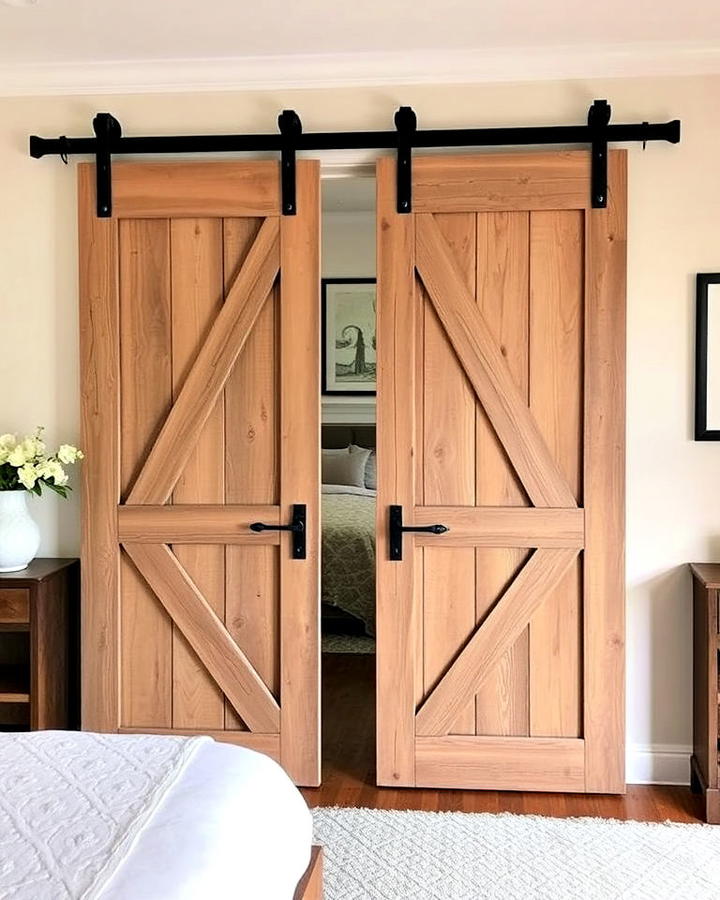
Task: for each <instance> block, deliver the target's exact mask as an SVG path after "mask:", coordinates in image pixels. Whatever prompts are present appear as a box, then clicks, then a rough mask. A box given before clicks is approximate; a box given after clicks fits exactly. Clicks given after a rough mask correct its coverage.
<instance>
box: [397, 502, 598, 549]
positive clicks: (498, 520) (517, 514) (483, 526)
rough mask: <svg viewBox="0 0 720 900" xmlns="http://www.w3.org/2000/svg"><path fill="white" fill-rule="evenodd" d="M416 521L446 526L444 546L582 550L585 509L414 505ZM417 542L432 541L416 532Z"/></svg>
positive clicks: (429, 542)
mask: <svg viewBox="0 0 720 900" xmlns="http://www.w3.org/2000/svg"><path fill="white" fill-rule="evenodd" d="M413 518H414V520H415V521H416V522H420V521H429V520H430V519H433V518H435V519H438V520H439V521H441V522H443V523H444V524H445V525H447V527H448V534H447V535H446V536H445V537H443V540H442V546H444V547H528V548H531V547H548V548H551V547H554V548H567V549H569V550H582V548H583V547H584V546H585V510H583V509H578V508H577V507H573V508H571V509H548V508H546V507H542V508H535V507H522V506H518V507H512V506H496V507H495V506H479V507H474V506H416V507H415V509H414V510H413ZM415 543H416V544H419V545H423V544H433V543H434V542H433V541H432V540H431V539H429V538H428V537H427V535H423V534H417V535H415Z"/></svg>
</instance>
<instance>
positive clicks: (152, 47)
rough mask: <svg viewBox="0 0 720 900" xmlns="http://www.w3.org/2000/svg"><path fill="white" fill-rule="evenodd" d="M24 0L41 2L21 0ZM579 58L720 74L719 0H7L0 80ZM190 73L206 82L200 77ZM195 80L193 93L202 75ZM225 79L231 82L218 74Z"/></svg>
mask: <svg viewBox="0 0 720 900" xmlns="http://www.w3.org/2000/svg"><path fill="white" fill-rule="evenodd" d="M23 2H25V3H27V4H29V5H26V6H25V7H23V6H17V5H16V4H17V3H23ZM8 4H12V5H8ZM568 53H571V54H574V58H575V60H576V63H577V62H578V61H580V60H595V63H597V62H598V60H599V59H600V58H601V57H602V58H605V57H607V58H608V59H614V60H615V65H617V62H618V60H619V59H620V60H622V66H623V67H624V68H623V71H622V72H620V74H627V73H628V71H629V69H630V68H633V67H634V69H638V68H642V66H643V65H647V66H649V67H650V68H652V67H653V66H654V67H655V68H656V69H657V67H658V62H659V61H662V60H667V59H670V58H678V59H679V55H680V56H682V59H683V63H682V66H681V67H680V68H682V69H683V70H684V69H688V68H689V69H692V68H693V66H695V67H696V68H697V67H698V66H699V67H700V68H701V69H702V70H703V71H707V67H708V62H707V59H708V54H709V55H710V56H712V59H713V60H714V62H713V66H714V65H715V63H716V62H717V60H718V58H719V57H720V9H719V7H718V0H688V2H686V3H678V2H677V0H602V2H595V3H589V2H582V0H542V2H541V0H360V2H358V0H339V2H338V0H261V2H257V0H256V2H242V0H0V76H3V75H5V76H7V74H8V73H9V72H10V70H11V69H12V68H13V67H15V68H18V67H21V68H23V67H24V68H26V69H27V67H32V66H35V67H37V66H38V65H40V66H45V67H47V66H48V65H50V66H55V67H58V68H59V69H62V67H63V66H65V67H68V66H72V65H74V66H76V67H81V66H87V65H88V64H91V65H92V64H102V65H105V66H106V67H107V65H108V64H113V63H114V64H122V65H116V72H118V73H120V75H117V78H119V80H120V81H122V80H123V78H124V80H125V82H126V83H127V84H128V85H129V86H130V85H131V79H130V78H129V76H127V72H129V71H130V70H131V69H132V68H133V67H135V68H136V69H137V68H138V67H140V66H145V67H146V68H145V70H144V75H146V76H147V72H148V71H153V72H155V73H156V75H157V73H158V71H159V70H158V69H157V66H158V65H159V64H163V63H164V64H165V65H166V66H167V65H168V64H169V61H173V63H174V64H175V65H176V67H177V65H178V63H179V62H180V61H182V62H184V63H185V64H186V65H190V66H191V65H193V64H194V65H195V66H196V67H197V65H199V64H200V63H204V64H206V65H209V64H213V65H214V66H215V71H216V72H217V71H218V70H217V66H218V64H219V63H220V61H224V63H225V70H224V74H226V75H227V72H228V69H227V64H228V62H229V61H235V63H238V62H239V61H244V64H245V66H246V67H247V65H248V63H249V61H252V60H255V64H256V68H257V67H258V66H259V65H260V63H261V61H262V71H263V74H264V79H265V82H268V83H272V82H273V67H279V68H281V69H282V67H283V65H286V68H285V69H283V72H285V73H286V74H287V77H286V78H285V79H284V81H283V78H282V77H280V82H282V83H290V82H292V81H293V80H294V81H295V82H296V83H297V84H300V83H304V82H303V72H304V71H306V70H307V71H308V72H310V71H311V69H312V60H313V59H316V60H324V62H323V64H322V66H323V68H322V70H320V69H318V68H317V66H316V70H315V72H316V75H317V77H316V78H315V79H314V80H315V82H318V81H319V80H323V81H324V82H326V83H330V82H332V81H333V73H334V72H335V73H338V74H336V75H335V81H336V82H337V81H339V82H343V81H345V82H347V83H350V82H352V81H353V75H352V73H353V72H355V73H356V75H357V78H360V80H362V81H364V82H365V83H367V82H368V80H372V77H373V74H374V73H375V74H376V75H377V77H378V78H384V79H385V80H388V78H389V76H391V75H392V73H393V72H394V73H395V74H396V77H395V78H390V79H389V80H395V81H398V80H400V81H402V80H406V81H407V80H412V79H413V78H414V79H416V80H425V79H424V78H422V77H419V76H422V74H423V61H424V60H426V61H427V67H428V74H427V77H428V80H449V77H450V75H452V78H453V79H454V80H458V77H460V78H461V76H462V74H463V72H465V71H467V73H468V79H467V80H471V81H472V80H485V79H484V78H482V79H478V78H475V77H474V74H475V73H474V72H473V71H472V70H473V68H474V69H477V70H478V73H480V70H482V72H487V71H488V67H489V68H490V70H492V71H493V72H496V75H497V77H504V78H507V77H508V73H509V72H512V71H517V73H518V75H517V77H518V79H521V78H523V77H524V76H525V74H526V72H525V70H526V69H527V67H528V65H529V62H528V61H529V60H530V61H531V60H532V59H534V58H535V59H537V58H541V64H537V65H535V68H536V69H537V70H538V72H539V74H538V75H535V76H533V75H532V73H530V76H529V77H556V76H557V77H559V75H558V73H555V72H554V71H547V74H545V75H543V74H542V73H544V72H545V71H546V70H548V67H550V68H552V63H553V60H556V59H560V58H562V57H563V55H567V54H568ZM328 54H330V55H331V56H328ZM438 54H441V55H442V60H444V62H440V63H439V62H438V59H439V57H438ZM478 54H480V55H481V57H482V60H483V63H482V65H480V64H479V63H477V60H478V59H479V57H478ZM648 54H650V56H648ZM538 55H539V57H538ZM489 59H490V60H491V64H489V63H488V60H489ZM651 59H652V60H653V61H654V62H653V64H652V66H651V65H650V60H651ZM701 59H702V65H700V62H699V61H700V60H701ZM292 60H296V63H295V68H294V69H292V66H291V61H292ZM308 60H310V63H308ZM473 60H475V63H474V62H473ZM301 63H302V65H301ZM476 63H477V64H476ZM153 65H154V66H156V68H155V69H154V70H150V69H148V68H147V67H148V66H153ZM317 65H318V66H319V65H320V63H317ZM443 65H445V66H446V67H447V69H448V78H443V71H442V66H443ZM287 66H291V68H287ZM308 66H310V68H308ZM595 68H596V69H597V65H595ZM601 68H602V67H601ZM606 68H607V67H606ZM677 68H678V66H676V67H675V69H676V70H677ZM500 70H502V71H500ZM713 70H715V69H713ZM78 71H79V69H78ZM106 71H107V69H106ZM191 71H192V72H194V73H195V74H194V76H193V77H197V80H198V81H199V82H202V73H199V70H198V69H197V68H196V69H194V70H192V69H187V72H186V74H187V73H188V72H191ZM248 71H249V70H248V69H247V68H245V69H243V70H240V69H237V66H236V74H237V79H236V80H238V82H239V83H242V82H243V78H245V83H247V84H253V83H255V84H256V85H257V84H258V83H259V82H261V81H263V78H262V77H261V76H260V74H259V72H257V71H255V72H253V73H251V74H250V75H249V76H248V75H247V72H248ZM290 72H292V73H293V74H292V75H290V74H288V73H290ZM403 72H405V75H403ZM123 73H125V74H123ZM358 73H359V74H358ZM503 73H504V75H503ZM613 73H614V72H613V71H612V70H608V71H607V72H606V73H604V74H613ZM560 74H561V73H560ZM588 74H601V72H600V71H599V70H598V71H597V72H595V71H593V72H592V73H588ZM635 74H641V72H639V71H638V72H635ZM648 74H652V73H650V72H649V73H648ZM153 77H155V76H153V75H150V76H147V77H146V81H148V83H150V82H152V79H153ZM188 77H189V76H188ZM157 78H158V79H160V78H161V76H160V75H157ZM357 78H356V80H357ZM168 80H169V81H172V77H170V76H169V78H168ZM461 80H462V79H461ZM186 81H187V83H186V84H185V85H184V86H185V87H187V85H188V84H191V83H192V78H190V80H189V81H188V80H187V78H186ZM216 81H217V82H218V86H220V85H221V84H222V78H221V77H220V76H219V75H218V77H217V78H216ZM311 81H313V79H312V77H310V78H309V79H308V80H307V83H309V82H311ZM278 83H279V82H278ZM100 86H101V85H100ZM200 86H202V85H200ZM233 86H234V87H235V86H237V85H233ZM148 89H149V88H148ZM165 89H172V87H170V86H167V87H166V88H165ZM178 89H179V88H178ZM0 93H2V81H0Z"/></svg>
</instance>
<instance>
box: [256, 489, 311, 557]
mask: <svg viewBox="0 0 720 900" xmlns="http://www.w3.org/2000/svg"><path fill="white" fill-rule="evenodd" d="M306 518H307V506H306V505H305V504H304V503H295V504H294V505H293V517H292V521H291V522H290V524H289V525H266V524H265V523H264V522H253V523H252V525H251V526H250V531H291V532H292V536H293V537H292V555H293V559H306V558H307V552H306V551H307V548H306V544H305V520H306Z"/></svg>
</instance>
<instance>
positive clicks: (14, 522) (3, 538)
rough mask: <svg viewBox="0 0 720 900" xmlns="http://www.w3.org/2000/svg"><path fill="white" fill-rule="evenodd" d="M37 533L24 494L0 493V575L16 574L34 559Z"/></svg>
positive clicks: (38, 542) (37, 530)
mask: <svg viewBox="0 0 720 900" xmlns="http://www.w3.org/2000/svg"><path fill="white" fill-rule="evenodd" d="M39 548H40V529H39V528H38V527H37V525H36V524H35V521H34V519H33V518H32V517H31V515H30V513H29V512H28V508H27V491H0V572H19V571H20V569H24V568H25V567H26V566H27V565H28V564H29V563H31V562H32V561H33V560H34V559H35V555H36V554H37V552H38V549H39Z"/></svg>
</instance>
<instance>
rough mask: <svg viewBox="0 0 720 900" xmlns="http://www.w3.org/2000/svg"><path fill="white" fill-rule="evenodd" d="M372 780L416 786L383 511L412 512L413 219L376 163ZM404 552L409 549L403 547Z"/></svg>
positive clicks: (404, 652) (402, 621)
mask: <svg viewBox="0 0 720 900" xmlns="http://www.w3.org/2000/svg"><path fill="white" fill-rule="evenodd" d="M377 228H378V237H377V247H378V291H377V296H378V304H377V311H378V323H377V338H378V340H377V343H378V347H377V350H378V354H377V359H378V385H377V455H378V495H377V532H376V534H377V723H378V726H377V780H378V784H380V785H388V786H392V787H398V786H407V787H412V786H413V785H414V784H415V715H414V711H415V695H416V687H415V658H414V656H415V654H414V652H413V650H414V642H412V641H408V640H407V635H408V634H415V633H416V629H417V625H418V623H417V618H416V616H417V609H416V606H415V590H414V588H415V583H414V561H415V559H414V558H415V554H414V553H412V552H407V553H404V554H403V560H402V562H390V561H389V559H388V506H389V505H390V504H401V505H402V506H403V507H404V508H405V509H412V508H413V506H414V505H415V484H414V482H415V479H414V467H415V466H414V458H413V456H414V453H413V447H414V441H415V423H414V418H415V415H414V413H415V396H416V395H415V365H416V362H415V352H416V351H415V346H414V342H413V341H412V340H411V339H410V340H409V337H410V338H411V337H412V336H413V335H414V334H415V331H416V325H415V319H416V299H417V298H416V294H415V251H414V248H415V238H414V217H413V216H403V215H398V213H397V211H396V209H395V161H394V160H392V159H381V160H379V162H378V164H377ZM408 546H410V545H408Z"/></svg>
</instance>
